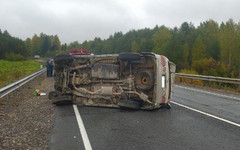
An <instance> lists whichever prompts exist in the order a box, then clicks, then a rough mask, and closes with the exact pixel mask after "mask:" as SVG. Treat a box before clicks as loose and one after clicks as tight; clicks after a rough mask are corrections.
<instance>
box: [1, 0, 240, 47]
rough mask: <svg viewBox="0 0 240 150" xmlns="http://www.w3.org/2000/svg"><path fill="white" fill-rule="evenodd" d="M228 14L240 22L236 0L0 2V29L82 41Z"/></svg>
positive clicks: (21, 35)
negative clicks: (119, 32) (115, 33)
mask: <svg viewBox="0 0 240 150" xmlns="http://www.w3.org/2000/svg"><path fill="white" fill-rule="evenodd" d="M230 18H232V19H233V20H234V21H235V22H239V21H240V0H0V29H1V30H2V31H4V30H7V31H8V32H9V33H10V34H11V35H12V36H15V37H19V38H21V39H23V40H25V39H26V38H27V37H30V38H31V37H32V36H33V35H34V34H38V35H39V34H40V33H41V32H42V33H45V34H47V35H55V34H57V35H58V36H59V38H60V40H61V42H62V43H65V42H66V43H70V42H73V41H79V42H83V41H84V40H93V39H94V37H100V38H102V39H106V38H108V37H109V35H111V34H114V32H118V31H122V32H123V33H126V32H128V31H129V30H131V29H136V30H137V29H142V28H145V27H147V28H153V27H154V26H156V25H158V26H161V25H165V26H167V27H171V28H173V27H180V25H181V24H182V23H183V22H192V23H193V24H194V25H195V27H197V26H198V25H199V23H200V22H203V21H207V20H209V19H213V20H215V21H217V22H218V23H221V22H226V21H228V20H229V19H230Z"/></svg>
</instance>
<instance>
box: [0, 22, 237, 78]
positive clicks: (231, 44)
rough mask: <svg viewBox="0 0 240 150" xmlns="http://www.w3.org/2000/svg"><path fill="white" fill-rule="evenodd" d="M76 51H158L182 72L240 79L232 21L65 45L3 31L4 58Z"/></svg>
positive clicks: (0, 55)
mask: <svg viewBox="0 0 240 150" xmlns="http://www.w3.org/2000/svg"><path fill="white" fill-rule="evenodd" d="M72 48H83V49H88V50H89V52H91V53H94V54H110V53H121V52H127V51H128V52H129V51H131V52H154V53H157V54H161V55H165V56H166V57H168V58H169V59H170V61H172V62H174V63H175V64H176V65H177V71H178V72H184V73H187V72H190V73H194V74H202V75H212V76H222V77H232V78H238V77H240V23H235V22H234V21H233V20H232V19H229V20H228V21H227V22H222V23H221V24H218V23H217V22H216V21H214V20H207V21H205V22H202V23H200V25H199V26H197V27H195V26H194V25H193V24H192V23H188V22H184V23H182V24H181V26H180V27H174V28H169V27H166V26H164V25H162V26H155V27H154V28H152V29H150V28H144V29H139V30H134V29H133V30H130V31H129V32H127V33H125V34H124V33H122V32H116V33H114V34H113V35H110V36H109V37H108V38H107V39H101V38H99V37H95V38H94V39H93V40H89V41H84V42H82V43H79V42H78V41H74V42H71V43H69V44H66V43H64V44H61V42H60V39H59V38H58V36H57V35H46V34H44V33H41V34H40V35H36V34H35V35H33V37H32V38H27V39H26V40H21V39H19V38H16V37H12V36H11V35H10V34H9V33H8V32H7V31H4V32H2V31H1V30H0V59H6V60H24V59H27V58H30V57H32V56H33V55H40V56H42V57H54V56H55V55H57V54H61V53H66V52H68V51H69V50H71V49H72Z"/></svg>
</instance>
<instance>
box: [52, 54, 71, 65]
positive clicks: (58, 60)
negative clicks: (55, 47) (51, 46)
mask: <svg viewBox="0 0 240 150" xmlns="http://www.w3.org/2000/svg"><path fill="white" fill-rule="evenodd" d="M73 60H74V59H73V57H72V56H71V55H68V54H60V55H57V56H56V57H55V58H54V63H55V64H56V65H63V64H67V65H69V64H71V63H72V62H73Z"/></svg>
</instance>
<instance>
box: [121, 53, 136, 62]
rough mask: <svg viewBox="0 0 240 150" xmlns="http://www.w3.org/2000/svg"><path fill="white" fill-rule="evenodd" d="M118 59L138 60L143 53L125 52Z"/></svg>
mask: <svg viewBox="0 0 240 150" xmlns="http://www.w3.org/2000/svg"><path fill="white" fill-rule="evenodd" d="M118 59H119V60H122V61H138V60H141V54H139V53H132V52H124V53H120V54H119V56H118Z"/></svg>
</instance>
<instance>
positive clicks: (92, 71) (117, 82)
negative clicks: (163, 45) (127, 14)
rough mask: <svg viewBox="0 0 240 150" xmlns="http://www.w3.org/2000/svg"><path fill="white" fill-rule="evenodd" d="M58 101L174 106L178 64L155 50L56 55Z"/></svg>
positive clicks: (55, 96) (54, 95)
mask: <svg viewBox="0 0 240 150" xmlns="http://www.w3.org/2000/svg"><path fill="white" fill-rule="evenodd" d="M54 65H55V66H54V69H55V75H56V81H55V85H54V88H55V91H53V92H50V93H49V99H51V100H52V101H53V103H55V104H59V103H62V102H63V101H64V102H66V101H71V102H72V103H74V104H77V105H84V106H103V107H117V108H121V107H124V108H125V107H126V108H133V109H157V108H161V107H166V108H170V103H169V100H170V98H171V90H172V84H173V82H174V74H175V69H176V67H175V65H174V64H173V63H172V62H170V61H169V60H168V59H167V58H166V57H165V56H162V55H157V54H154V53H148V52H144V53H131V52H126V53H120V54H107V55H67V54H63V55H58V56H56V57H55V59H54Z"/></svg>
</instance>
